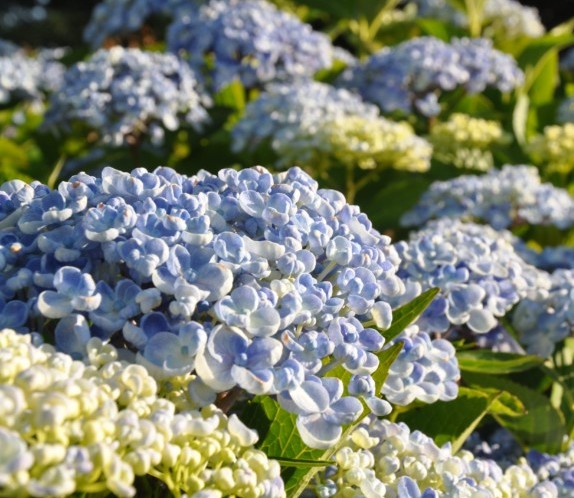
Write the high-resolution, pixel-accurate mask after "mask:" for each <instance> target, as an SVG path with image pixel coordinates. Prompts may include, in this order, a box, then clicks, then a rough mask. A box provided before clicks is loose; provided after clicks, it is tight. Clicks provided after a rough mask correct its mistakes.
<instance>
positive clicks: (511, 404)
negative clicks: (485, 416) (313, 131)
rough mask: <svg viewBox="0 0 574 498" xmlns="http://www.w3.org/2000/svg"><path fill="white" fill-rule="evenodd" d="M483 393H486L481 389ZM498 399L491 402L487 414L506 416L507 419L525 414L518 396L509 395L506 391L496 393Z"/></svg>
mask: <svg viewBox="0 0 574 498" xmlns="http://www.w3.org/2000/svg"><path fill="white" fill-rule="evenodd" d="M481 390H482V391H483V392H487V389H486V388H482V389H481ZM492 392H493V393H494V392H496V393H497V394H498V397H497V398H496V399H495V400H494V401H493V403H492V405H491V406H490V408H489V410H488V411H489V413H492V414H498V415H507V416H509V417H521V416H522V415H525V414H526V407H525V406H524V403H523V402H522V401H520V398H519V397H518V396H515V395H514V394H511V393H509V392H508V391H496V390H494V389H493V390H492Z"/></svg>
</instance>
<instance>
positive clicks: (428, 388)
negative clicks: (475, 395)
mask: <svg viewBox="0 0 574 498" xmlns="http://www.w3.org/2000/svg"><path fill="white" fill-rule="evenodd" d="M396 340H397V341H401V342H402V343H403V348H402V349H401V352H400V353H399V356H398V357H397V359H396V360H395V361H394V362H393V364H392V365H391V367H390V369H389V375H388V377H387V379H386V380H385V383H384V385H383V390H382V392H383V394H384V395H385V397H386V398H387V400H388V401H390V402H391V403H393V404H394V405H400V406H405V405H408V404H410V403H412V402H413V401H414V400H418V401H422V402H424V403H434V402H435V401H438V400H440V401H451V400H453V399H455V398H456V397H457V395H458V381H459V380H460V370H459V368H458V362H457V360H456V356H455V353H456V351H455V349H454V346H453V345H452V344H451V343H450V342H449V341H447V340H445V339H431V337H430V336H429V334H427V333H426V332H421V331H420V330H419V328H418V327H417V326H416V325H411V326H410V327H408V328H407V329H406V330H405V331H403V332H402V333H401V335H399V337H398V338H397V339H396Z"/></svg>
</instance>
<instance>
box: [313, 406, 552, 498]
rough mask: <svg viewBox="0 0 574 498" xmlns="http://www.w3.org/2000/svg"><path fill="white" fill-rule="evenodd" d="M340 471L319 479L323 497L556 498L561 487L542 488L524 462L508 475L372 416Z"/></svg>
mask: <svg viewBox="0 0 574 498" xmlns="http://www.w3.org/2000/svg"><path fill="white" fill-rule="evenodd" d="M335 461H336V466H335V467H331V468H329V469H328V470H327V471H325V472H323V473H322V474H321V476H320V481H319V482H318V483H317V484H316V485H315V487H314V491H315V493H316V494H317V495H319V496H336V497H345V498H352V497H357V498H358V497H367V498H377V497H385V498H415V497H419V498H420V497H424V498H542V497H544V498H555V497H556V496H557V490H556V487H555V486H554V485H553V484H552V483H550V482H548V481H544V482H540V481H539V479H538V478H537V477H536V474H535V473H534V472H533V470H532V469H531V468H530V467H529V466H528V464H527V463H526V462H525V461H524V460H521V461H520V462H519V463H518V464H517V465H512V466H510V467H509V468H508V469H506V470H505V471H503V470H502V469H501V468H500V467H499V466H498V464H496V463H495V462H494V461H493V460H481V459H478V458H474V456H473V455H472V453H470V452H469V451H461V452H459V453H458V454H456V455H454V454H453V453H452V450H451V447H450V445H449V444H446V445H444V446H442V447H438V446H437V445H436V444H435V443H434V441H433V440H432V438H430V437H428V436H426V435H425V434H423V433H421V432H419V431H413V432H411V431H410V430H409V428H408V427H407V426H406V425H405V424H403V423H398V424H396V423H393V422H390V421H388V420H378V419H376V418H374V417H372V416H370V417H368V418H367V419H365V421H364V422H363V423H362V424H360V426H359V427H358V428H357V429H355V430H354V431H353V432H352V433H351V434H350V436H349V437H348V440H347V441H346V443H345V444H344V446H343V447H342V448H341V449H340V450H339V451H338V452H337V453H336V454H335Z"/></svg>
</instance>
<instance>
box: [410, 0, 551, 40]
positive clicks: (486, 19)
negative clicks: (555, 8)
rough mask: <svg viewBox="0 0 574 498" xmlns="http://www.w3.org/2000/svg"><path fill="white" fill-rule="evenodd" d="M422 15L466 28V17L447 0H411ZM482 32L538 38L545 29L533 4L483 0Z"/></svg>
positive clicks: (505, 36) (488, 35)
mask: <svg viewBox="0 0 574 498" xmlns="http://www.w3.org/2000/svg"><path fill="white" fill-rule="evenodd" d="M412 3H414V4H416V6H417V12H418V14H419V15H421V16H422V17H431V18H436V19H441V20H443V21H446V22H449V23H452V24H455V25H456V26H460V27H466V26H467V25H468V17H467V16H466V14H465V13H464V12H463V11H462V10H459V9H457V8H455V7H454V6H453V5H452V4H451V3H449V2H448V1H447V0H412ZM482 23H483V25H484V26H485V29H484V35H485V36H487V37H501V38H504V39H507V40H508V39H511V40H512V39H516V38H520V37H523V36H527V37H530V38H537V37H539V36H542V35H543V34H544V32H545V29H544V25H543V24H542V21H541V20H540V14H539V12H538V10H537V9H536V8H534V7H528V6H526V5H522V4H521V3H520V2H518V1H516V0H486V1H485V2H484V6H483V10H482Z"/></svg>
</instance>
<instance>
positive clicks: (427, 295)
mask: <svg viewBox="0 0 574 498" xmlns="http://www.w3.org/2000/svg"><path fill="white" fill-rule="evenodd" d="M438 292H439V289H438V288H436V287H435V288H433V289H429V290H427V291H425V292H423V293H422V294H421V295H420V296H418V297H416V298H414V299H413V300H412V301H411V302H410V303H407V304H405V305H404V306H401V307H400V308H397V309H396V310H393V323H392V324H391V326H390V327H389V328H388V330H386V331H385V332H384V333H383V335H384V336H385V339H386V340H387V341H391V340H392V339H394V338H395V337H397V336H398V335H399V334H400V333H401V332H402V331H403V330H405V328H407V327H408V326H409V325H410V324H411V323H412V322H414V321H415V320H416V319H417V317H418V316H419V315H420V314H421V313H422V312H423V311H424V310H425V309H426V308H427V306H428V305H429V304H430V303H431V302H432V300H433V299H434V298H435V296H436V295H437V294H438Z"/></svg>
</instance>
